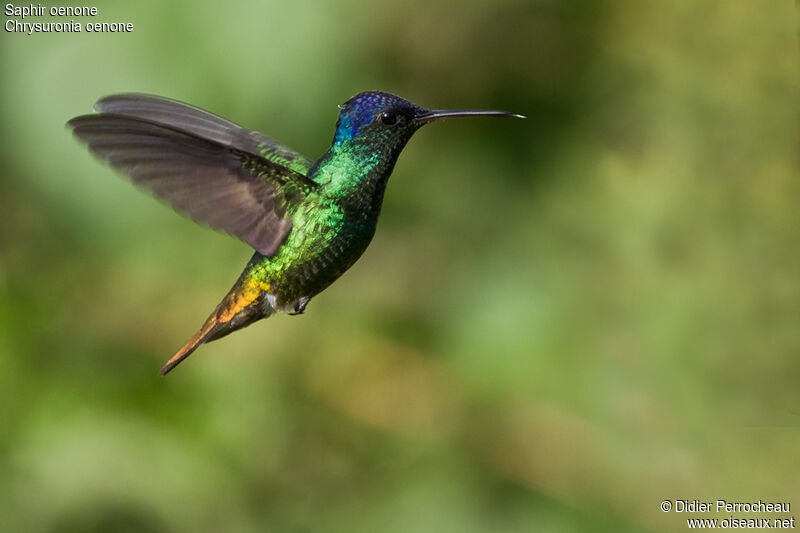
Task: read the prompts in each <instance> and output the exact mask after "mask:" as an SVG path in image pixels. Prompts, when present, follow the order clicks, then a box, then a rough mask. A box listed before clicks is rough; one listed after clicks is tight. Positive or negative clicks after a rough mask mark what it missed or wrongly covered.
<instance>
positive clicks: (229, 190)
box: [67, 91, 525, 376]
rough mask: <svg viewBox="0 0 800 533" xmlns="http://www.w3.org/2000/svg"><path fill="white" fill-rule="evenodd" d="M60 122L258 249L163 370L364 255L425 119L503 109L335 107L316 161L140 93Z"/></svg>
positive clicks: (302, 302)
mask: <svg viewBox="0 0 800 533" xmlns="http://www.w3.org/2000/svg"><path fill="white" fill-rule="evenodd" d="M94 108H95V110H96V111H97V113H94V114H88V115H82V116H78V117H75V118H73V119H72V120H70V121H69V122H68V123H67V126H68V127H70V128H71V129H72V131H73V133H74V134H75V136H76V137H77V138H78V139H79V140H80V141H82V142H84V143H86V145H87V146H88V148H89V150H90V151H91V152H92V153H94V154H95V155H96V156H98V157H99V158H100V159H102V160H105V161H106V162H108V163H109V164H110V165H111V166H112V167H113V168H115V169H116V170H118V171H119V172H121V173H122V174H125V175H127V177H129V178H130V179H131V181H132V182H133V183H134V184H135V185H137V186H139V187H140V188H142V189H144V190H146V191H148V192H150V193H151V194H152V195H154V196H156V197H157V198H159V199H160V200H163V201H165V202H166V203H167V204H169V205H170V206H172V208H173V209H175V210H176V211H178V212H179V213H181V214H184V215H186V216H188V217H189V218H191V219H192V220H194V221H195V222H198V223H200V224H203V225H207V226H209V227H211V228H213V229H215V230H218V231H222V232H225V233H228V234H230V235H232V236H234V237H236V238H238V239H240V240H242V241H244V242H245V243H247V244H248V245H250V246H251V247H252V248H253V249H254V250H255V253H254V254H253V257H252V258H251V259H250V261H249V262H248V263H247V265H246V266H245V268H244V271H242V273H241V275H240V276H239V279H238V280H237V281H236V283H235V284H234V285H233V287H232V288H231V290H230V291H229V292H228V293H227V294H226V295H225V297H224V298H223V299H222V301H221V302H220V303H219V305H217V307H216V309H214V311H213V312H212V313H211V315H210V316H209V317H208V318H207V319H206V321H205V323H203V326H202V327H201V328H200V329H199V330H198V331H197V333H195V334H194V336H193V337H192V338H191V339H189V340H188V341H187V342H186V344H184V345H183V346H182V347H181V348H180V349H179V350H178V351H177V352H176V353H175V355H173V356H172V357H171V358H170V359H169V360H168V361H167V363H166V364H165V365H164V366H163V367H162V368H161V370H160V372H159V374H160V375H162V376H163V375H165V374H166V373H167V372H169V371H170V370H172V369H173V368H175V366H177V365H178V364H179V363H180V362H181V361H183V360H184V359H186V358H187V357H188V356H189V355H191V354H192V352H194V351H195V350H196V349H197V348H198V347H199V346H200V345H201V344H203V343H207V342H210V341H213V340H216V339H219V338H221V337H224V336H225V335H228V334H229V333H232V332H234V331H236V330H238V329H241V328H243V327H245V326H249V325H250V324H252V323H253V322H255V321H257V320H261V319H262V318H267V317H269V316H271V315H272V314H274V313H276V312H285V313H288V314H291V315H298V314H301V313H303V312H304V311H305V309H306V306H307V305H308V303H309V301H310V300H311V299H312V298H313V297H314V296H316V295H317V294H319V293H320V292H321V291H322V290H324V289H325V288H327V287H328V286H329V285H330V284H331V283H333V282H334V281H335V280H336V279H337V278H339V276H341V275H342V274H343V273H344V272H345V271H346V270H347V269H348V268H350V267H351V266H352V265H353V264H354V263H355V262H356V260H357V259H358V258H359V257H360V256H361V254H362V253H364V251H365V250H366V248H367V246H368V245H369V243H370V241H371V240H372V237H373V235H374V234H375V227H376V224H377V221H378V215H379V214H380V210H381V205H382V203H383V194H384V191H385V189H386V182H387V180H388V179H389V175H390V174H391V173H392V169H393V168H394V165H395V162H396V161H397V157H398V156H399V155H400V152H401V151H402V150H403V148H404V147H405V145H406V143H407V142H408V140H409V139H410V138H411V136H412V135H413V134H414V132H416V131H417V130H418V129H419V128H421V127H422V126H424V125H425V124H429V123H431V122H435V121H439V120H443V119H449V118H458V117H481V116H507V117H517V118H525V117H523V116H522V115H518V114H515V113H509V112H506V111H480V110H455V109H426V108H424V107H420V106H418V105H416V104H414V103H412V102H409V101H408V100H405V99H403V98H401V97H399V96H396V95H394V94H390V93H386V92H381V91H367V92H362V93H359V94H357V95H355V96H353V97H352V98H350V99H349V100H347V101H346V102H345V103H344V104H342V105H340V106H339V108H340V111H339V118H338V120H337V122H336V128H335V130H334V135H333V141H332V143H331V145H330V147H329V148H328V149H327V151H326V152H325V153H324V154H323V155H322V156H321V157H320V158H319V159H317V160H316V161H315V160H313V159H310V158H308V157H306V156H304V155H301V154H300V153H298V152H296V151H294V150H292V149H291V148H289V147H287V146H285V145H283V144H281V143H279V142H278V141H276V140H274V139H272V138H270V137H267V136H266V135H264V134H262V133H259V132H257V131H252V130H249V129H247V128H244V127H242V126H239V125H238V124H235V123H233V122H231V121H229V120H226V119H224V118H222V117H220V116H218V115H215V114H213V113H210V112H208V111H204V110H202V109H200V108H197V107H194V106H191V105H188V104H185V103H182V102H179V101H177V100H172V99H169V98H164V97H160V96H153V95H147V94H137V93H129V94H117V95H112V96H107V97H105V98H102V99H100V100H98V101H97V103H96V104H95V106H94Z"/></svg>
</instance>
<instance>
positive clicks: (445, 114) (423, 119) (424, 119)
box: [412, 109, 525, 124]
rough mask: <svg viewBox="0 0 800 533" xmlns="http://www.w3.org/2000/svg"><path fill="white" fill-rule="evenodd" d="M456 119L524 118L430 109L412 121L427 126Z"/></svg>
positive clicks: (490, 112)
mask: <svg viewBox="0 0 800 533" xmlns="http://www.w3.org/2000/svg"><path fill="white" fill-rule="evenodd" d="M458 117H515V118H525V117H524V116H523V115H518V114H517V113H509V112H508V111H480V110H476V109H431V110H430V111H425V112H423V113H420V114H419V115H416V116H415V117H414V118H413V119H412V120H413V121H414V122H416V123H418V124H427V123H428V122H433V121H435V120H444V119H446V118H458Z"/></svg>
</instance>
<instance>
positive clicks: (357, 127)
mask: <svg viewBox="0 0 800 533" xmlns="http://www.w3.org/2000/svg"><path fill="white" fill-rule="evenodd" d="M339 107H340V109H341V111H340V112H339V120H338V121H337V122H336V133H335V134H334V137H333V143H334V146H354V147H355V146H358V147H361V148H366V149H367V150H369V151H372V152H373V153H384V154H387V155H393V156H394V157H397V155H398V154H399V153H400V151H401V150H402V149H403V147H404V146H405V144H406V143H407V142H408V140H409V139H410V138H411V136H412V135H413V134H414V132H415V131H417V130H418V129H419V128H421V127H422V126H423V125H425V124H427V123H429V122H433V121H435V120H442V119H445V118H454V117H475V116H515V117H521V115H515V114H513V113H507V112H505V111H476V110H450V109H434V110H430V109H425V108H424V107H420V106H418V105H417V104H414V103H412V102H409V101H408V100H406V99H404V98H400V97H399V96H396V95H394V94H390V93H385V92H381V91H367V92H363V93H358V94H357V95H355V96H353V97H352V98H350V99H349V100H348V101H347V102H345V103H344V104H342V105H341V106H339Z"/></svg>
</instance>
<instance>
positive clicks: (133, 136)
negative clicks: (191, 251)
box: [68, 97, 316, 256]
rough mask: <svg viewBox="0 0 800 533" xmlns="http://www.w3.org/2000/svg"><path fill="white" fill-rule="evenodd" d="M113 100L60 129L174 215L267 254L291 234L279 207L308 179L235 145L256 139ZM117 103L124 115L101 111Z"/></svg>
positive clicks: (195, 116)
mask: <svg viewBox="0 0 800 533" xmlns="http://www.w3.org/2000/svg"><path fill="white" fill-rule="evenodd" d="M114 98H115V97H110V99H104V100H101V101H100V102H101V103H102V104H98V108H99V109H100V110H101V111H102V112H101V113H99V114H95V115H84V116H80V117H76V118H74V119H72V120H71V121H69V123H68V125H69V126H70V127H72V128H73V131H74V133H75V135H76V136H77V137H78V138H79V139H81V140H82V141H84V142H85V143H86V144H87V145H88V147H89V149H90V150H91V151H92V152H93V153H95V154H96V155H97V156H99V157H100V158H101V159H104V160H106V161H108V162H109V163H110V164H111V166H113V167H114V168H116V169H117V170H119V171H121V172H122V173H123V174H126V175H127V176H129V177H130V178H131V180H132V181H133V182H134V183H135V184H136V185H138V186H140V187H142V188H144V189H146V190H148V191H149V192H151V193H152V194H154V195H155V196H156V197H158V198H161V199H162V200H165V201H166V202H167V203H169V204H170V205H171V206H172V207H173V208H174V209H175V210H176V211H178V212H181V213H183V214H185V215H187V216H189V217H190V218H192V219H193V220H195V221H196V222H199V223H201V224H206V225H208V226H210V227H212V228H214V229H216V230H220V231H224V232H227V233H229V234H231V235H233V236H235V237H238V238H239V239H241V240H243V241H245V242H247V243H248V244H250V245H251V246H252V247H253V248H255V249H256V250H258V251H259V252H260V253H262V254H263V255H266V256H272V255H274V254H275V252H276V251H277V249H278V247H279V246H280V245H281V243H282V242H283V241H284V239H285V238H286V236H287V235H288V233H289V231H290V230H291V228H292V222H291V219H290V218H289V217H288V216H286V211H287V205H288V204H289V203H291V202H297V201H300V200H302V198H304V197H305V195H306V194H308V193H309V192H310V191H311V190H313V188H314V187H316V184H315V183H314V182H313V181H311V180H309V179H308V178H306V177H305V175H304V173H299V172H297V171H295V170H292V169H291V168H288V167H286V166H282V165H280V164H278V163H276V162H275V161H272V160H270V159H267V158H265V157H262V156H261V155H259V154H255V153H253V151H254V150H252V149H251V148H252V147H253V146H252V145H248V144H247V143H246V142H245V141H244V140H243V139H248V138H249V139H253V142H255V140H254V139H257V136H255V135H252V136H249V135H248V134H247V133H246V132H247V130H244V128H241V127H239V126H236V125H235V124H233V123H229V122H228V121H225V119H221V118H219V117H216V116H215V115H211V114H210V113H206V112H204V111H200V110H196V109H195V108H191V107H190V106H185V105H184V104H180V105H179V106H175V105H173V104H172V101H167V103H166V104H165V103H164V102H162V101H161V100H160V99H155V98H147V99H140V100H136V101H135V102H138V103H139V104H140V107H135V106H134V107H130V106H129V107H125V106H124V105H122V102H123V100H119V101H117V100H114ZM103 102H105V103H103ZM135 102H134V103H135ZM117 104H118V105H119V106H120V107H119V108H118V109H117V111H120V110H122V111H125V113H123V114H118V113H116V112H111V111H108V110H110V109H114V108H115V105H117ZM167 104H168V105H167ZM131 105H132V104H131ZM186 109H189V110H191V112H188V111H186ZM160 111H163V113H160ZM228 124H230V125H232V126H230V127H229V126H227V125H228ZM235 128H238V130H237V129H235ZM243 132H244V133H243ZM253 133H255V132H253ZM262 137H263V136H262ZM301 157H302V156H301ZM295 161H296V162H297V161H300V164H301V166H303V167H304V166H305V165H306V162H305V161H303V160H297V159H296V160H295Z"/></svg>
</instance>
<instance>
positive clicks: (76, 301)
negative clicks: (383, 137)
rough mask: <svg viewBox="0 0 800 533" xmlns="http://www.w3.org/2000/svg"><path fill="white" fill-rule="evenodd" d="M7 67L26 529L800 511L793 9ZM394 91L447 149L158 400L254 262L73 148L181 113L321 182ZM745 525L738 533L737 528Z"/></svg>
mask: <svg viewBox="0 0 800 533" xmlns="http://www.w3.org/2000/svg"><path fill="white" fill-rule="evenodd" d="M98 7H99V10H100V17H99V19H100V20H104V21H109V22H110V21H126V22H127V21H130V22H133V23H134V24H135V30H134V32H133V33H132V34H107V35H94V34H49V35H33V36H30V37H29V36H26V35H20V34H10V33H6V32H4V33H3V34H2V36H0V42H1V46H0V65H1V66H2V77H0V96H2V103H0V113H1V118H2V120H0V133H2V136H1V137H0V139H2V148H1V149H0V163H1V164H2V166H1V167H0V168H2V173H3V174H2V179H1V180H0V213H1V215H0V216H1V217H2V218H1V219H0V220H1V221H2V224H0V246H1V247H0V423H1V425H0V427H2V431H0V529H1V530H3V531H43V530H48V531H145V530H147V531H187V532H195V531H243V532H245V531H341V532H360V531H363V532H374V531H381V532H390V533H391V532H407V531H413V532H428V531H430V532H434V531H435V532H448V531H453V532H459V533H462V532H465V531H497V532H523V531H524V532H528V531H542V532H556V531H559V532H560V531H567V532H570V531H576V532H577V531H615V532H616V531H673V530H683V529H684V528H685V523H684V522H682V520H683V517H681V516H679V515H675V514H673V513H670V514H664V513H662V512H661V511H660V510H659V509H658V504H659V503H660V502H661V500H663V499H665V498H670V499H673V498H684V499H690V500H691V499H695V498H698V499H716V498H729V499H733V498H735V497H743V498H744V497H747V498H751V499H758V498H763V499H765V500H766V499H776V500H780V501H786V500H788V501H792V499H793V498H794V500H793V501H792V503H793V504H794V505H795V506H800V475H798V473H799V472H800V453H798V450H800V429H798V428H799V427H800V386H798V384H799V383H800V327H798V325H799V324H800V208H799V207H800V181H798V159H797V146H798V139H797V129H798V120H797V119H798V102H799V101H798V91H797V86H798V79H800V78H798V64H799V63H798V46H797V31H798V29H797V18H796V14H795V7H794V6H793V4H792V2H788V1H786V2H763V1H756V0H745V1H742V2H729V1H722V0H720V1H704V0H701V1H697V2H673V1H666V0H665V1H660V2H639V1H635V0H623V1H613V2H612V1H604V0H594V1H586V2H561V1H556V0H518V1H515V0H509V1H499V2H471V1H467V2H460V3H431V2H422V1H416V0H414V1H412V2H410V3H409V2H372V3H364V2H359V1H355V0H347V1H335V2H312V3H304V2H294V3H287V2H274V3H270V2H262V3H251V2H243V1H229V2H224V3H222V2H207V1H188V0H186V1H175V2H162V3H155V2H122V1H116V2H111V1H108V2H105V1H104V2H102V3H100V4H99V5H98ZM366 89H382V90H388V91H391V92H396V93H398V94H400V95H402V96H404V97H407V98H410V99H412V100H414V101H416V102H419V103H421V104H423V105H427V106H431V107H479V108H490V109H491V108H498V109H508V110H510V111H514V112H519V113H523V114H526V115H527V116H528V117H529V118H528V120H526V121H515V120H492V119H484V120H472V121H460V122H458V123H456V122H446V123H442V124H436V125H432V126H429V127H427V128H425V129H424V130H422V131H421V132H420V133H418V134H417V135H416V137H415V138H414V139H413V140H412V141H411V143H410V144H409V146H408V148H407V149H406V151H405V153H404V154H403V155H402V156H401V158H400V161H399V163H398V165H397V168H396V170H395V174H394V176H393V178H392V180H391V182H390V185H389V190H388V192H387V198H386V202H385V205H384V211H383V215H382V219H381V222H380V224H379V228H378V232H377V235H376V238H375V240H374V242H373V244H372V246H371V248H370V249H369V250H368V251H367V253H366V254H365V256H364V257H363V258H362V260H361V261H360V262H359V263H357V265H356V266H355V267H354V268H353V269H352V270H351V271H349V272H348V273H347V274H346V275H345V276H344V277H343V278H342V279H341V280H340V281H339V282H337V283H336V284H334V285H333V287H331V288H330V289H329V290H327V291H326V292H324V293H323V294H322V295H320V296H319V297H317V298H315V299H314V301H313V302H312V303H311V305H310V306H309V309H308V312H307V314H306V315H304V316H303V317H296V318H289V317H285V316H280V317H277V318H272V319H270V320H268V321H266V322H261V323H259V324H257V325H255V326H252V327H250V328H248V329H246V330H244V331H242V332H239V333H237V334H235V335H232V336H230V337H227V338H225V339H224V340H222V341H220V342H217V343H212V344H210V345H207V346H204V347H202V348H201V349H200V350H199V351H198V352H197V353H196V354H195V355H193V356H192V357H191V359H190V360H189V361H187V362H186V363H185V364H183V365H181V367H179V368H178V369H177V371H175V372H174V373H172V374H171V375H170V376H169V377H167V378H165V379H161V378H158V377H157V376H156V371H157V370H158V368H159V367H160V365H161V364H162V363H163V361H164V360H165V359H166V358H167V357H168V356H169V355H171V354H172V352H173V351H174V350H175V349H176V348H177V347H178V346H180V345H181V344H182V343H183V342H184V341H185V340H186V339H187V338H188V337H189V336H190V335H191V334H192V333H193V332H194V331H195V330H196V328H197V327H199V325H200V324H201V323H202V321H203V320H204V319H205V317H206V315H207V313H208V312H210V311H211V310H212V309H213V307H214V306H215V305H216V304H217V302H218V301H219V299H220V298H221V297H222V295H223V294H224V293H225V291H226V290H227V289H228V287H229V286H230V285H231V284H232V283H233V281H234V280H235V278H236V276H237V275H238V274H239V271H240V269H241V268H242V266H243V265H244V264H245V262H246V260H247V259H248V257H249V255H250V253H251V252H250V250H248V249H247V248H246V247H245V246H244V245H242V244H241V243H239V242H236V241H234V240H232V239H230V238H228V237H225V236H222V235H217V234H214V233H213V232H210V231H207V230H204V229H201V228H199V227H197V226H195V225H194V224H192V223H191V222H188V221H186V220H184V219H182V218H180V217H179V216H177V215H175V214H174V213H172V212H171V211H170V210H169V209H166V208H164V207H163V206H161V205H159V204H158V203H157V202H155V201H154V200H152V199H150V198H148V197H146V196H145V195H143V194H140V193H139V192H137V191H135V190H134V189H133V188H132V187H131V186H130V185H129V184H128V183H126V182H125V181H124V180H123V179H120V178H118V177H116V176H115V175H114V174H113V172H112V171H111V170H110V169H109V168H107V167H105V166H103V165H101V164H99V163H98V162H97V161H95V160H93V159H92V158H91V157H90V156H89V155H88V154H87V153H86V150H85V149H84V148H83V147H81V146H80V145H79V144H78V143H77V142H75V141H74V140H73V139H72V137H71V135H70V134H69V132H68V131H67V130H66V129H65V128H64V123H65V122H66V121H67V120H68V119H69V118H71V117H72V116H75V115H78V114H82V113H85V112H89V110H90V105H91V104H92V102H94V100H96V99H97V98H99V97H101V96H103V95H106V94H110V93H115V92H122V91H143V92H151V93H157V94H161V95H165V96H171V97H174V98H178V99H180V100H184V101H188V102H191V103H193V104H196V105H198V106H201V107H204V108H207V109H210V110H212V111H214V112H217V113H219V114H221V115H223V116H226V117H229V118H231V119H232V120H235V121H237V122H240V123H243V124H244V125H246V126H249V127H252V128H255V129H258V130H261V131H264V132H265V133H267V134H269V135H271V136H274V137H276V138H278V139H280V140H282V141H284V142H286V143H287V144H289V145H290V146H293V147H295V148H297V149H299V150H300V151H302V152H305V153H307V154H308V155H310V156H314V157H316V156H318V155H319V154H321V153H322V151H323V150H324V149H325V147H326V146H327V143H328V142H329V141H330V138H331V135H332V131H333V125H334V122H335V119H336V114H337V111H338V110H337V108H336V104H338V103H340V102H343V101H344V100H346V99H347V98H348V97H350V96H351V95H352V94H354V93H356V92H358V91H361V90H366ZM721 518H724V516H722V517H721Z"/></svg>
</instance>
